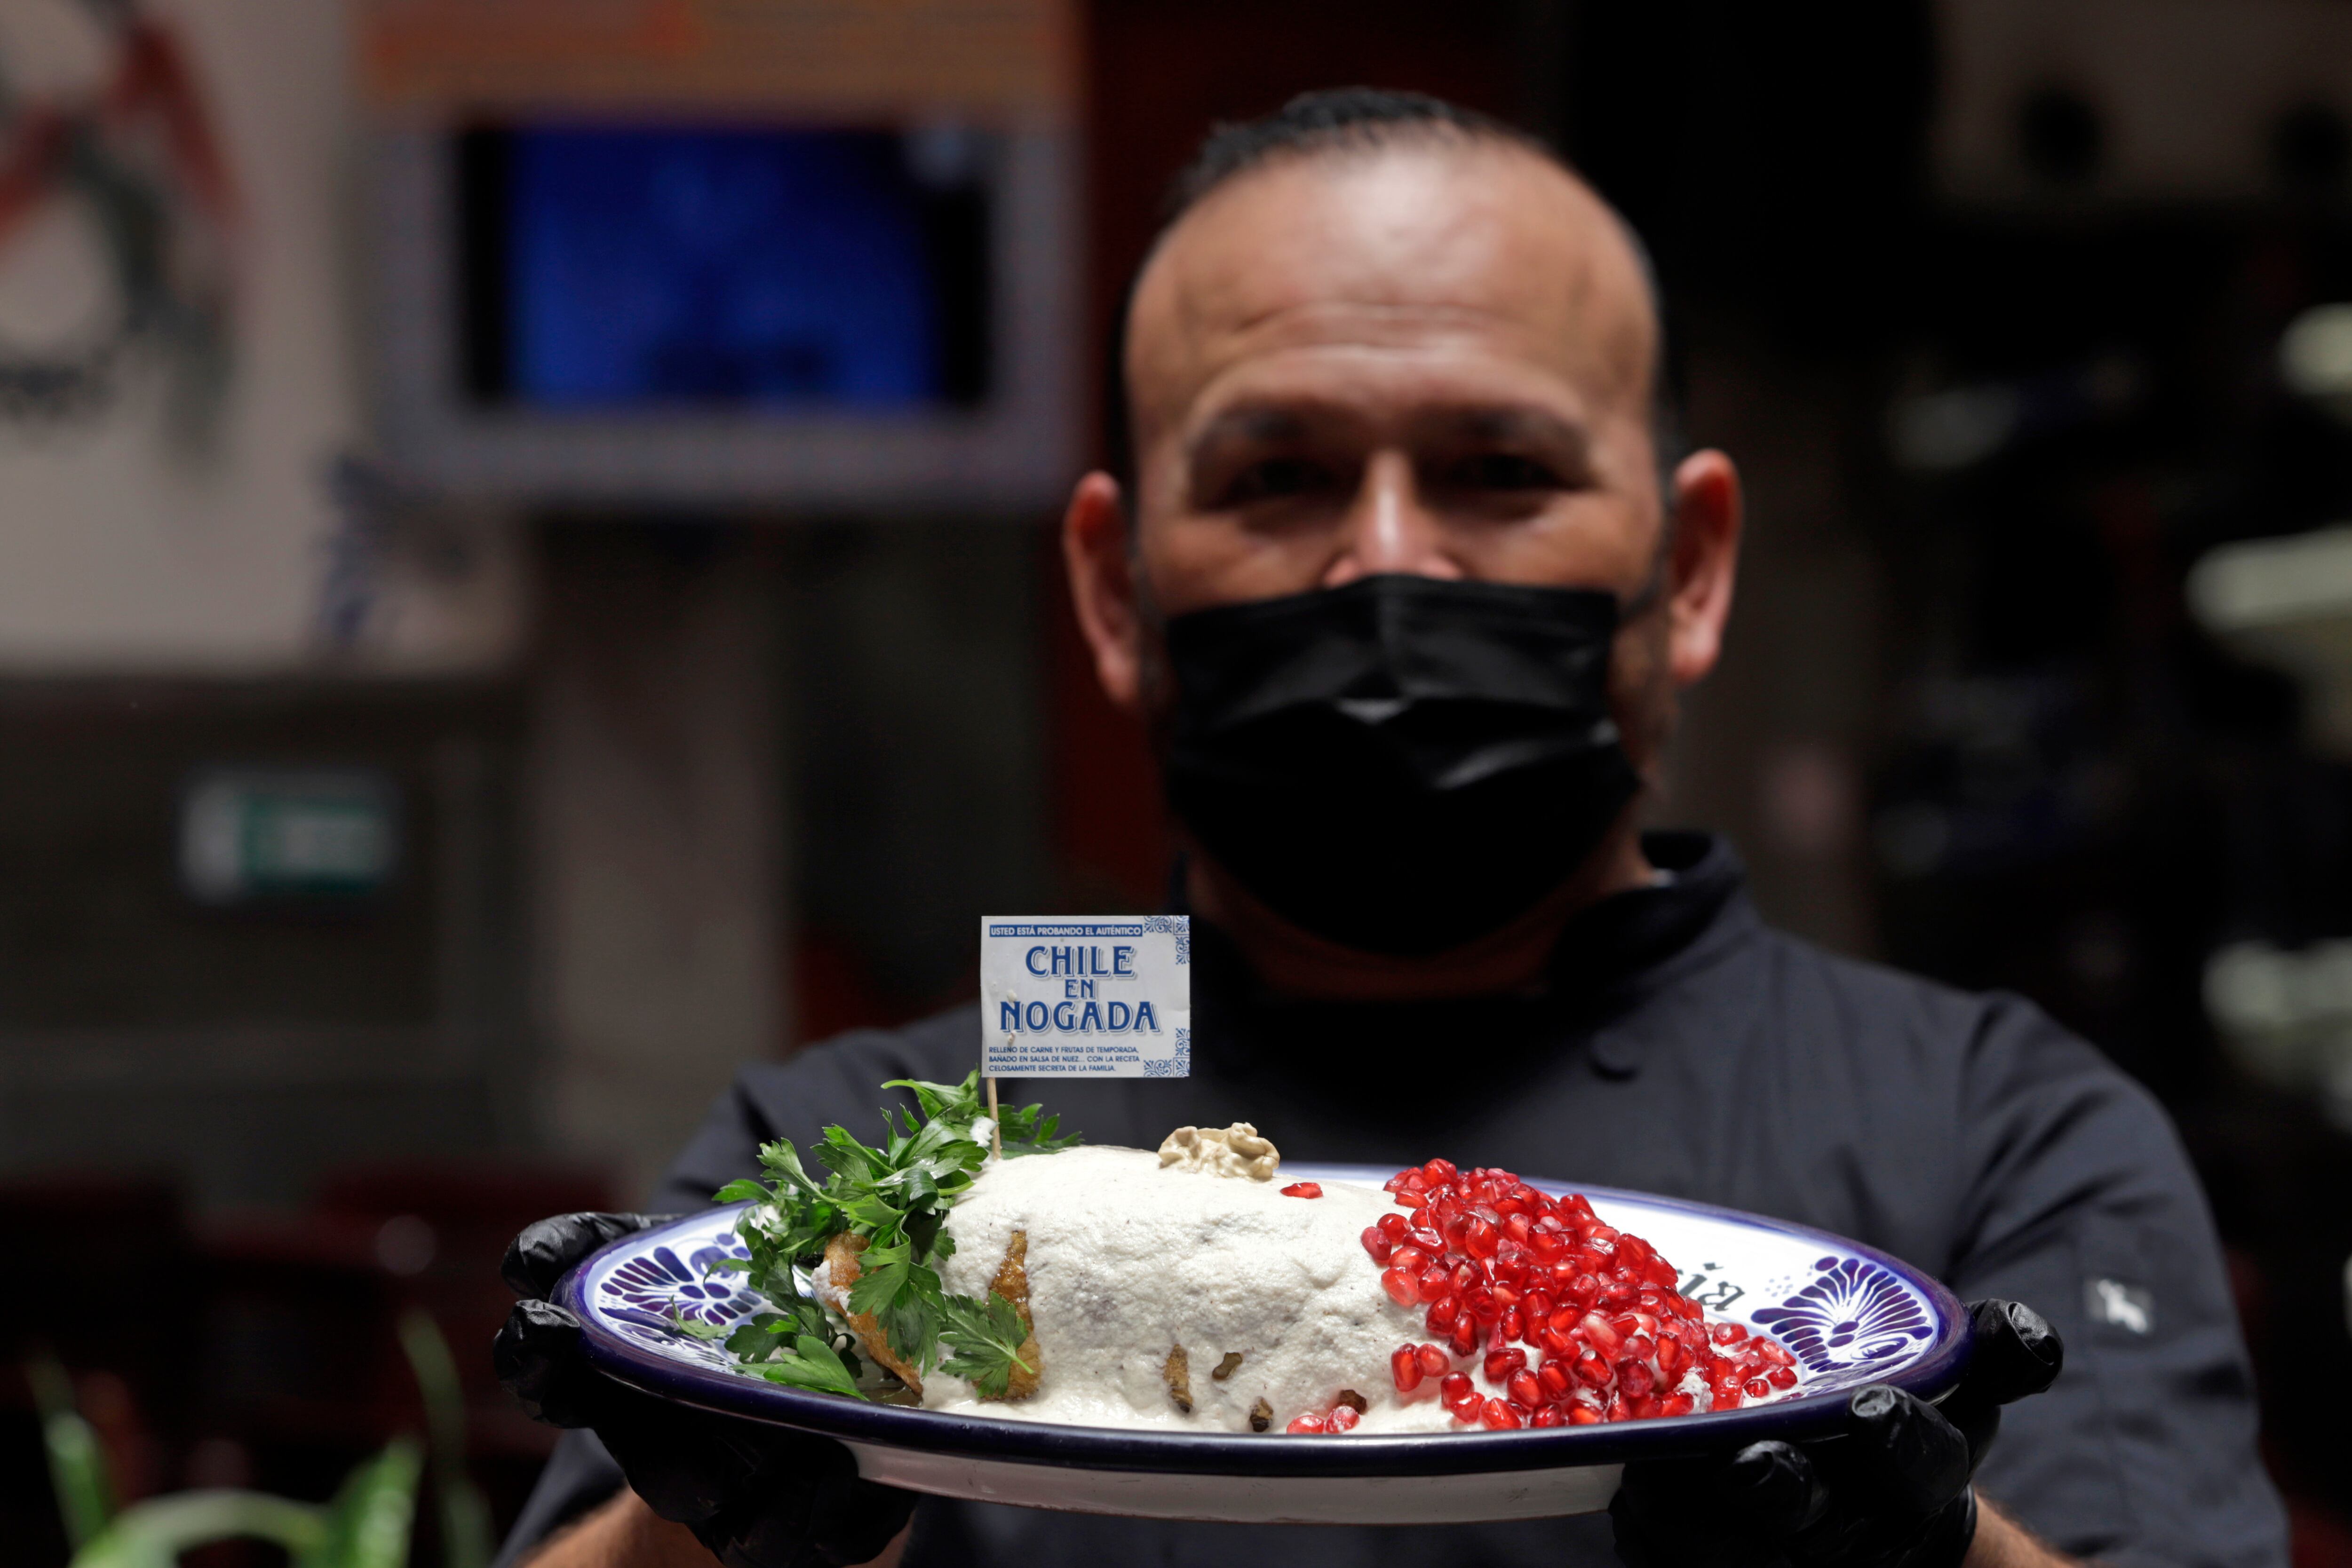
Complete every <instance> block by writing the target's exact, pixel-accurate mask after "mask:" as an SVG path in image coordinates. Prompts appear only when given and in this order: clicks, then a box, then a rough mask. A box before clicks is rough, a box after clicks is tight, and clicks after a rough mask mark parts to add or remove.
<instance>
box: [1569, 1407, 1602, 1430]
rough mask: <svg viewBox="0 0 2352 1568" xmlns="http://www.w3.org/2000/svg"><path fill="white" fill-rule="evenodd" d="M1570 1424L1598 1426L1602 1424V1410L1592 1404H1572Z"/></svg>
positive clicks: (1573, 1425) (1575, 1425)
mask: <svg viewBox="0 0 2352 1568" xmlns="http://www.w3.org/2000/svg"><path fill="white" fill-rule="evenodd" d="M1568 1424H1569V1425H1570V1426H1571V1427H1598V1426H1599V1425H1601V1412H1600V1411H1598V1410H1595V1409H1593V1408H1591V1406H1585V1405H1571V1406H1569V1408H1568Z"/></svg>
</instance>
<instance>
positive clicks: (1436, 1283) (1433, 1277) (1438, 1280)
mask: <svg viewBox="0 0 2352 1568" xmlns="http://www.w3.org/2000/svg"><path fill="white" fill-rule="evenodd" d="M1453 1288H1454V1276H1453V1275H1451V1274H1449V1273H1447V1272H1446V1271H1445V1265H1444V1264H1443V1263H1432V1264H1431V1265H1430V1266H1429V1267H1428V1268H1426V1269H1423V1270H1422V1271H1421V1299H1422V1300H1423V1301H1434V1300H1435V1299H1436V1298H1438V1297H1439V1296H1443V1295H1444V1294H1445V1293H1446V1292H1448V1291H1451V1290H1452V1289H1453Z"/></svg>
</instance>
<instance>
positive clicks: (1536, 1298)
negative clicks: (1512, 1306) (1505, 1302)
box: [1519, 1291, 1559, 1323]
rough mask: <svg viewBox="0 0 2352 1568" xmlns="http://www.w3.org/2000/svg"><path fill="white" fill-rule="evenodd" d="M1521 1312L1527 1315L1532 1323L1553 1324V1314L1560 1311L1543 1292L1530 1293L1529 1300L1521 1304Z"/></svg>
mask: <svg viewBox="0 0 2352 1568" xmlns="http://www.w3.org/2000/svg"><path fill="white" fill-rule="evenodd" d="M1519 1310H1520V1311H1521V1312H1525V1313H1526V1314H1527V1319H1528V1322H1530V1323H1548V1322H1551V1315H1552V1313H1553V1312H1558V1311H1559V1308H1558V1307H1557V1306H1555V1305H1554V1304H1553V1302H1552V1299H1551V1298H1550V1297H1549V1296H1547V1295H1545V1294H1544V1293H1543V1292H1542V1291H1528V1299H1527V1300H1526V1301H1523V1302H1521V1303H1520V1304H1519Z"/></svg>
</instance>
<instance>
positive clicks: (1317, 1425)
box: [1286, 1411, 1326, 1433]
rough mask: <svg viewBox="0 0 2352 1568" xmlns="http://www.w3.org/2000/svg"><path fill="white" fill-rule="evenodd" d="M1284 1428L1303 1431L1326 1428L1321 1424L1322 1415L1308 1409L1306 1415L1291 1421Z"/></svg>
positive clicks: (1315, 1430) (1317, 1430)
mask: <svg viewBox="0 0 2352 1568" xmlns="http://www.w3.org/2000/svg"><path fill="white" fill-rule="evenodd" d="M1286 1429H1287V1430H1289V1431H1293V1432H1300V1433H1305V1432H1320V1431H1323V1430H1325V1429H1326V1428H1325V1427H1324V1425H1323V1417H1322V1416H1318V1415H1316V1414H1314V1413H1313V1412H1311V1411H1310V1412H1308V1413H1307V1415H1304V1416H1299V1417H1298V1418H1297V1420H1295V1421H1293V1422H1292V1423H1291V1424H1290V1426H1289V1427H1287V1428H1286Z"/></svg>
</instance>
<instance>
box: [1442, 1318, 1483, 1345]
mask: <svg viewBox="0 0 2352 1568" xmlns="http://www.w3.org/2000/svg"><path fill="white" fill-rule="evenodd" d="M1445 1343H1448V1344H1450V1345H1452V1346H1453V1347H1454V1354H1456V1355H1468V1354H1471V1353H1473V1352H1474V1351H1475V1350H1476V1349H1477V1348H1478V1324H1477V1322H1476V1321H1475V1319H1473V1318H1471V1317H1470V1316H1469V1314H1467V1313H1466V1312H1465V1314H1463V1315H1462V1316H1461V1317H1459V1318H1456V1319H1455V1320H1454V1332H1453V1333H1450V1334H1448V1335H1446V1337H1445Z"/></svg>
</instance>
